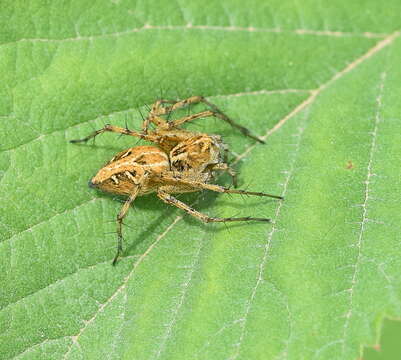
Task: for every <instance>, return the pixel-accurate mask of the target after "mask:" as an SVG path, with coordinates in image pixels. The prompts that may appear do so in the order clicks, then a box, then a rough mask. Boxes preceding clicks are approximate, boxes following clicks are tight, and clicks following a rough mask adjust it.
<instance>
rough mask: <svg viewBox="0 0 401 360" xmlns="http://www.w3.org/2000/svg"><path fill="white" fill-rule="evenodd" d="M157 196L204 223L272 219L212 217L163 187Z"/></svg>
mask: <svg viewBox="0 0 401 360" xmlns="http://www.w3.org/2000/svg"><path fill="white" fill-rule="evenodd" d="M157 196H158V197H159V198H160V199H161V200H162V201H164V202H165V203H167V204H169V205H173V206H175V207H178V208H179V209H181V210H184V211H185V212H186V213H187V214H189V215H191V216H193V217H195V218H197V219H198V220H200V221H202V222H204V223H210V222H230V221H264V222H271V219H268V218H254V217H249V216H246V217H228V218H216V217H210V216H208V215H205V214H202V213H201V212H199V211H197V210H195V209H193V208H191V207H190V206H189V205H187V204H185V203H183V202H182V201H180V200H178V199H177V198H175V197H174V196H171V195H170V194H169V193H167V192H165V191H164V190H163V188H162V187H161V188H159V191H158V192H157Z"/></svg>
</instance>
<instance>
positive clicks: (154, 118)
mask: <svg viewBox="0 0 401 360" xmlns="http://www.w3.org/2000/svg"><path fill="white" fill-rule="evenodd" d="M176 102H177V101H175V100H165V99H160V100H157V101H156V102H155V103H154V104H153V105H152V107H151V109H150V111H149V115H148V117H147V118H146V119H145V120H144V121H143V123H142V131H143V132H144V133H145V134H147V132H148V128H149V125H150V123H151V122H152V123H154V124H155V125H156V126H167V121H166V120H164V119H163V118H161V117H160V115H165V114H166V113H167V112H166V111H165V109H166V108H165V107H163V106H162V104H175V103H176Z"/></svg>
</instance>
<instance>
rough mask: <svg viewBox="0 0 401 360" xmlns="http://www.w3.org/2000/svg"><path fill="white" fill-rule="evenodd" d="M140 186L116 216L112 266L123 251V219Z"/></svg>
mask: <svg viewBox="0 0 401 360" xmlns="http://www.w3.org/2000/svg"><path fill="white" fill-rule="evenodd" d="M139 188H140V186H137V187H135V189H134V191H133V192H132V193H131V195H130V196H129V197H128V199H127V200H126V201H125V203H124V205H123V206H122V208H121V210H120V212H119V213H118V215H117V252H116V255H115V256H114V259H113V263H112V264H113V266H114V265H116V263H117V260H118V258H119V256H120V254H121V253H122V251H123V232H122V231H123V229H122V226H123V219H124V217H125V215H127V212H128V210H129V207H130V206H131V204H132V202H133V201H134V200H135V198H136V197H137V195H138V192H139Z"/></svg>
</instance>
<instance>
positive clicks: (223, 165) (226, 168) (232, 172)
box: [211, 163, 238, 187]
mask: <svg viewBox="0 0 401 360" xmlns="http://www.w3.org/2000/svg"><path fill="white" fill-rule="evenodd" d="M211 170H221V171H225V172H227V173H228V174H229V175H230V176H231V179H232V182H233V185H234V187H237V186H238V180H237V173H236V172H235V170H234V169H233V168H231V167H229V166H228V164H226V163H220V164H215V165H212V167H211Z"/></svg>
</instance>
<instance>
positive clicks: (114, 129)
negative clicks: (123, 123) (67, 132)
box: [70, 124, 160, 143]
mask: <svg viewBox="0 0 401 360" xmlns="http://www.w3.org/2000/svg"><path fill="white" fill-rule="evenodd" d="M104 132H114V133H118V134H122V135H129V136H135V137H139V138H141V139H143V140H148V141H151V142H154V143H158V142H159V140H160V137H159V136H155V135H147V134H141V133H139V132H137V131H131V130H128V129H126V128H121V127H118V126H114V125H110V124H107V125H105V126H104V127H103V128H102V129H99V130H96V131H94V132H93V133H91V134H89V135H88V136H86V137H84V138H82V139H76V140H70V143H80V142H87V141H88V140H90V139H94V138H95V137H96V136H98V135H100V134H103V133H104Z"/></svg>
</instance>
